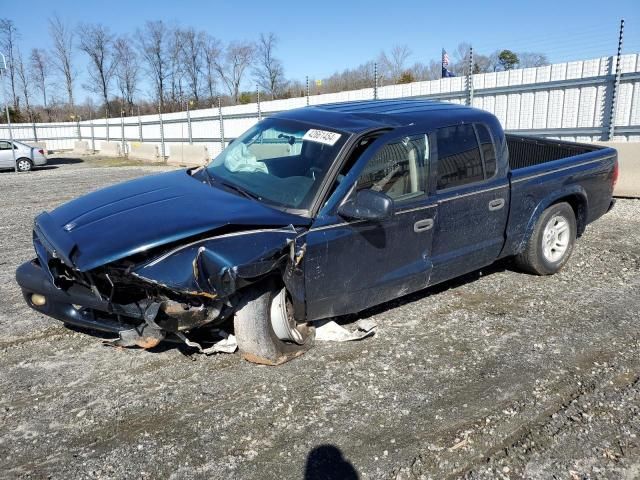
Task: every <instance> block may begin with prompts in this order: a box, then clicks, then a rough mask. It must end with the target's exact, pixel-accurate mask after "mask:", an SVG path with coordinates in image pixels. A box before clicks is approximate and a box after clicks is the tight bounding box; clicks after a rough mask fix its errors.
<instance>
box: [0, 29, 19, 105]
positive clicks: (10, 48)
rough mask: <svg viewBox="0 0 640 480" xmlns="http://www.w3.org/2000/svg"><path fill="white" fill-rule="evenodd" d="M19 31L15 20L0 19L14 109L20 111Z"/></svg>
mask: <svg viewBox="0 0 640 480" xmlns="http://www.w3.org/2000/svg"><path fill="white" fill-rule="evenodd" d="M17 40H18V29H17V28H16V26H15V24H14V23H13V20H11V19H9V18H0V49H2V51H3V53H4V54H5V55H7V68H8V69H9V83H10V85H11V93H12V95H13V108H14V110H18V108H19V107H20V101H19V98H18V95H17V94H16V87H17V85H16V84H17V81H16V63H17V62H16V52H17V50H16V49H17V45H16V43H17Z"/></svg>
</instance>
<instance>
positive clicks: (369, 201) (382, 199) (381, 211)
mask: <svg viewBox="0 0 640 480" xmlns="http://www.w3.org/2000/svg"><path fill="white" fill-rule="evenodd" d="M393 213H394V210H393V200H392V199H391V198H389V196H388V195H386V194H384V193H382V192H377V191H375V190H360V191H358V192H357V193H356V194H355V196H353V197H351V198H350V199H349V200H347V201H346V202H344V203H343V204H342V205H340V207H339V208H338V214H339V215H340V216H341V217H345V218H355V219H357V220H371V221H374V222H379V221H381V220H385V219H387V218H389V217H390V216H391V215H393Z"/></svg>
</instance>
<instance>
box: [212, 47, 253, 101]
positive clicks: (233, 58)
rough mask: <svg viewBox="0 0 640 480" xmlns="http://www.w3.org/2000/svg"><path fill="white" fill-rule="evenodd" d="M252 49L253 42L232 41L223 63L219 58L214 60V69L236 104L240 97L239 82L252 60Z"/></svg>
mask: <svg viewBox="0 0 640 480" xmlns="http://www.w3.org/2000/svg"><path fill="white" fill-rule="evenodd" d="M254 51H255V48H254V46H253V44H251V43H249V42H232V43H230V44H229V45H228V46H227V49H226V52H225V55H224V63H223V62H222V61H221V60H222V59H221V58H218V59H217V61H216V62H215V67H216V71H217V72H218V75H220V78H221V79H222V81H223V83H224V84H225V85H226V87H227V89H228V90H229V95H231V97H232V98H233V101H234V103H236V104H237V103H238V100H239V99H240V84H241V83H242V79H243V77H244V74H245V71H246V70H247V68H248V67H249V65H251V62H252V61H253V57H254Z"/></svg>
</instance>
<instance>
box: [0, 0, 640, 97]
mask: <svg viewBox="0 0 640 480" xmlns="http://www.w3.org/2000/svg"><path fill="white" fill-rule="evenodd" d="M4 3H5V4H4V6H3V8H2V10H1V11H0V16H2V17H8V18H11V19H13V20H14V22H15V23H16V25H17V27H18V29H19V30H20V32H21V34H22V38H21V41H20V45H21V49H22V51H23V52H25V53H27V52H28V51H29V50H30V49H31V48H33V47H45V48H47V47H50V39H49V35H48V27H47V18H48V17H49V15H51V14H53V13H54V12H56V13H58V14H59V15H60V16H61V17H62V18H63V19H65V20H66V21H67V22H70V23H71V24H77V23H79V22H100V23H103V24H105V25H107V26H108V27H109V28H110V29H111V31H112V32H114V33H117V34H120V33H132V32H134V31H135V29H136V28H137V27H139V26H141V25H143V24H144V22H145V21H146V20H158V19H160V20H163V21H166V22H168V23H170V24H172V23H173V24H178V25H182V26H193V27H195V28H197V29H201V30H206V31H208V32H209V33H210V34H212V35H214V36H216V37H218V38H219V39H221V40H223V41H229V40H234V39H236V40H252V39H255V38H256V37H257V36H258V34H259V32H268V31H273V32H275V33H276V34H277V35H278V36H279V38H280V45H279V48H278V52H277V53H278V56H279V57H280V59H281V60H282V61H283V63H284V66H285V70H286V74H287V76H289V77H293V78H298V79H302V80H303V79H304V77H305V75H309V76H310V77H312V78H314V77H315V78H321V77H325V76H328V75H330V74H331V73H333V72H335V71H336V70H342V69H345V68H348V67H353V66H356V65H358V64H360V63H363V62H365V61H367V60H369V59H372V58H375V57H376V56H377V55H378V53H379V52H380V51H381V50H383V49H389V48H390V47H391V46H393V45H396V44H407V45H408V46H409V47H410V48H411V50H412V52H413V55H412V56H411V58H410V61H411V62H414V61H424V62H426V63H428V62H429V60H431V59H438V58H439V56H440V50H441V48H442V47H444V48H446V49H447V50H448V51H449V52H452V51H453V50H454V49H455V47H456V45H457V44H458V43H459V42H461V41H467V42H470V43H472V44H473V46H474V49H475V51H478V52H480V53H483V52H484V53H490V52H491V51H493V50H495V49H498V48H510V49H513V50H515V51H523V50H528V51H540V52H543V53H547V55H548V57H549V58H550V60H551V61H553V62H557V61H565V60H576V59H582V58H591V57H597V56H604V55H611V54H614V53H615V49H616V46H617V29H618V24H619V21H620V18H625V22H626V26H625V44H626V45H627V48H625V51H626V52H627V53H632V52H633V53H636V52H640V6H639V5H640V4H639V3H638V0H635V1H633V0H629V1H627V0H622V1H609V2H606V3H605V2H602V1H589V0H587V1H585V0H571V1H562V0H556V1H547V0H543V1H537V2H535V3H534V2H531V3H529V2H521V1H517V0H515V1H514V0H511V1H506V0H500V1H493V2H489V1H482V2H480V1H474V2H467V1H463V0H458V1H456V2H450V1H449V2H429V1H425V0H422V1H415V0H394V1H386V2H372V1H369V2H350V1H348V0H342V1H336V0H324V1H321V2H301V1H299V0H298V1H296V2H293V1H289V0H277V1H260V2H258V1H245V2H237V1H236V2H215V1H211V0H209V1H189V0H182V1H175V0H172V1H160V0H158V1H154V2H141V1H134V0H130V1H121V0H109V1H101V2H97V1H90V0H85V1H77V0H76V1H70V0H55V1H51V0H47V1H41V0H36V1H21V2H17V1H7V2H4ZM76 57H77V62H76V63H77V65H78V69H77V70H78V82H77V84H78V85H77V87H76V90H78V94H79V98H80V99H82V98H85V96H86V92H84V91H82V89H81V87H80V84H81V83H82V78H83V76H84V75H85V68H86V60H85V58H84V57H83V55H82V54H81V53H76Z"/></svg>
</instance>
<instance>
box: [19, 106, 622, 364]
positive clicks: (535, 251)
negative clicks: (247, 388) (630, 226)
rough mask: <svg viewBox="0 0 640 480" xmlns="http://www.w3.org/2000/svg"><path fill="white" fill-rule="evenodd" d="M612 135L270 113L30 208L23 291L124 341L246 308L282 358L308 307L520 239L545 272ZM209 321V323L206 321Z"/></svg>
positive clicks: (441, 110) (57, 314)
mask: <svg viewBox="0 0 640 480" xmlns="http://www.w3.org/2000/svg"><path fill="white" fill-rule="evenodd" d="M617 172H618V168H617V154H616V151H615V150H613V149H610V148H602V147H598V146H594V145H582V144H576V143H569V142H562V141H557V140H545V139H540V138H533V137H524V136H516V135H505V134H504V132H503V130H502V128H501V126H500V124H499V122H498V120H497V119H496V118H495V117H494V116H493V115H491V114H489V113H487V112H485V111H481V110H476V109H472V108H468V107H463V106H459V105H452V104H445V103H433V102H428V101H408V100H398V101H365V102H356V103H343V104H334V105H324V106H318V107H307V108H302V109H298V110H291V111H288V112H283V113H279V114H277V115H273V116H270V117H268V118H267V119H265V120H263V121H261V122H259V123H258V124H257V125H255V126H254V127H252V128H251V129H249V130H248V131H247V132H246V133H244V134H243V135H242V136H241V137H239V138H238V139H236V140H235V141H234V142H233V143H231V144H230V145H229V147H227V149H225V150H224V151H223V152H222V153H221V154H220V155H219V156H218V157H217V158H216V159H214V160H213V161H212V162H211V163H210V164H209V165H208V166H207V167H200V168H195V169H189V170H180V171H174V172H169V173H163V174H160V175H152V176H148V177H144V178H141V179H137V180H133V181H130V182H127V183H123V184H120V185H115V186H112V187H109V188H106V189H103V190H100V191H96V192H94V193H91V194H88V195H86V196H84V197H81V198H79V199H77V200H74V201H72V202H69V203H67V204H65V205H62V206H61V207H59V208H57V209H55V210H53V211H52V212H49V213H46V212H45V213H42V214H41V215H39V216H38V217H37V218H36V220H35V227H34V232H33V242H34V246H35V251H36V254H37V258H36V259H34V260H33V261H31V262H27V263H25V264H23V265H22V266H21V267H20V268H19V269H18V271H17V274H16V276H17V281H18V283H19V284H20V286H21V287H22V290H23V293H24V297H25V299H26V301H27V303H28V304H29V305H30V306H31V307H32V308H34V309H35V310H37V311H39V312H42V313H45V314H47V315H49V316H51V317H54V318H57V319H58V320H61V321H63V322H65V323H67V324H71V325H75V326H82V327H88V328H91V329H97V330H103V331H110V332H116V333H119V340H118V341H119V342H120V344H121V345H125V346H127V345H138V346H142V347H146V348H149V347H153V346H155V345H157V344H158V343H159V342H160V341H162V340H164V339H174V340H176V339H180V340H182V341H184V342H186V343H187V344H188V345H191V346H195V347H197V348H200V349H201V350H203V351H206V349H203V348H202V346H201V344H200V343H197V342H196V341H194V339H196V338H202V336H203V333H206V332H207V331H209V330H210V329H212V328H218V327H220V326H221V325H222V324H224V323H225V322H231V321H232V320H233V323H234V330H235V335H236V338H237V341H238V345H239V348H240V351H241V353H242V355H243V357H244V358H246V359H248V360H250V361H254V362H259V363H265V364H278V363H282V362H284V361H286V360H288V359H291V358H293V357H295V356H297V355H300V354H301V353H303V352H304V351H305V350H306V349H308V348H309V346H310V345H311V344H312V343H313V339H314V328H313V321H315V320H319V319H323V318H327V317H333V316H337V315H344V314H348V313H354V312H359V311H361V310H364V309H366V308H368V307H371V306H373V305H376V304H379V303H382V302H386V301H388V300H391V299H393V298H397V297H399V296H401V295H405V294H408V293H410V292H414V291H416V290H420V289H424V288H425V287H427V286H429V285H433V284H436V283H439V282H443V281H445V280H448V279H451V278H453V277H456V276H459V275H462V274H465V273H467V272H471V271H473V270H476V269H479V268H482V267H484V266H486V265H489V264H491V263H492V262H494V261H496V260H497V259H499V258H503V257H514V258H515V263H516V264H517V265H519V266H520V267H521V268H522V269H523V270H526V271H528V272H531V273H534V274H539V275H548V274H553V273H555V272H557V271H558V270H560V269H561V268H562V267H563V265H564V264H565V263H566V262H567V260H568V259H569V256H570V255H571V251H572V249H573V248H574V243H575V240H576V238H577V237H579V236H580V235H581V234H582V233H583V232H584V231H585V228H586V227H587V225H588V224H589V223H591V222H593V221H594V220H596V219H597V218H599V217H600V216H602V215H604V214H605V213H606V212H607V211H608V210H609V209H610V208H611V207H612V206H613V200H612V191H613V186H614V184H615V182H616V177H617ZM204 336H205V337H206V335H204Z"/></svg>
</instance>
